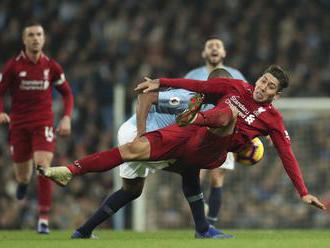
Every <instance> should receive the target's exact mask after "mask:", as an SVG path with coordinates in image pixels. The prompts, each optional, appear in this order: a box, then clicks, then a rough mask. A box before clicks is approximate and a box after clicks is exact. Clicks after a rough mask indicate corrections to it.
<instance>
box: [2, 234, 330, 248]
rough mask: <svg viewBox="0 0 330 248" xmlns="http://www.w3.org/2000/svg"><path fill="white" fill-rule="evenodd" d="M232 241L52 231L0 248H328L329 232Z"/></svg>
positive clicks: (6, 239)
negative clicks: (89, 236) (75, 235)
mask: <svg viewBox="0 0 330 248" xmlns="http://www.w3.org/2000/svg"><path fill="white" fill-rule="evenodd" d="M228 233H231V234H233V235H235V239H231V240H210V239H208V240H206V239H205V240H196V239H194V238H193V231H192V230H189V231H184V230H166V231H154V232H141V233H138V232H131V231H103V230H97V231H96V232H95V234H97V236H98V237H99V240H70V239H69V237H70V234H71V231H53V232H52V233H51V234H50V235H38V234H36V233H35V232H34V231H5V230H2V231H0V247H1V248H16V247H19V248H39V247H40V248H48V247H50V248H71V247H73V248H106V247H113V248H129V247H132V248H149V247H157V248H162V247H164V248H165V247H166V248H168V247H173V248H174V247H175V248H176V247H180V248H181V247H183V248H194V247H201V248H212V247H217V248H220V247H230V248H236V247H244V248H248V247H253V248H273V247H276V248H281V247H290V248H293V247H297V248H305V247H306V248H314V247H315V248H321V247H330V230H228Z"/></svg>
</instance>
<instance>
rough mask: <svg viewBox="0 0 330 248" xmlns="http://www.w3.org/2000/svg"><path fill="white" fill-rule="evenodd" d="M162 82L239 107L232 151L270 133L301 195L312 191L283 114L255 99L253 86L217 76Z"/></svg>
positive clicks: (218, 103)
mask: <svg viewBox="0 0 330 248" xmlns="http://www.w3.org/2000/svg"><path fill="white" fill-rule="evenodd" d="M160 84H161V86H166V87H175V88H184V89H187V90H191V91H195V92H201V93H205V94H207V99H212V100H213V103H214V104H216V105H217V107H222V106H226V105H234V106H236V107H237V109H238V110H239V115H238V118H237V124H236V132H235V134H234V138H233V140H232V142H231V144H230V148H229V151H233V152H237V151H239V150H240V149H242V148H243V147H244V145H245V144H246V143H247V142H249V140H252V139H253V138H254V137H257V136H267V135H270V137H271V139H272V141H273V143H274V146H275V148H276V149H277V151H278V154H279V156H280V158H281V160H282V163H283V165H284V168H285V170H286V172H287V174H288V175H289V177H290V179H291V180H292V182H293V184H294V185H295V187H296V189H297V191H298V192H299V194H300V195H301V196H303V195H306V194H307V193H308V191H307V188H306V186H305V184H304V181H303V177H302V174H301V171H300V168H299V165H298V162H297V160H296V158H295V156H294V154H293V152H292V149H291V143H290V137H289V135H288V132H287V131H286V128H285V126H284V124H283V119H282V116H281V114H280V113H279V111H277V110H276V109H275V108H274V106H273V105H272V104H269V103H259V102H256V101H254V99H253V96H252V94H253V90H254V87H253V86H251V85H249V84H248V83H246V82H244V81H241V80H235V79H228V78H213V79H210V80H207V81H200V80H191V79H167V78H161V79H160Z"/></svg>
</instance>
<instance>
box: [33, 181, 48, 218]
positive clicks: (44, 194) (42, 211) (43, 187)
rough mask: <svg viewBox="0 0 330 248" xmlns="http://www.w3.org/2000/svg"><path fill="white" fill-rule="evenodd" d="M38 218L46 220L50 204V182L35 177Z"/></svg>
mask: <svg viewBox="0 0 330 248" xmlns="http://www.w3.org/2000/svg"><path fill="white" fill-rule="evenodd" d="M37 193H38V210H39V218H44V219H48V213H49V210H50V207H51V204H52V182H51V181H50V180H49V179H47V178H45V177H44V176H41V175H38V176H37Z"/></svg>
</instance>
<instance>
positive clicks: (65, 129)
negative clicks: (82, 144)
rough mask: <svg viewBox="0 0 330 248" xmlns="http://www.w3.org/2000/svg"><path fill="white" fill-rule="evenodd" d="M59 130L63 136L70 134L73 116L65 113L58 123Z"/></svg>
mask: <svg viewBox="0 0 330 248" xmlns="http://www.w3.org/2000/svg"><path fill="white" fill-rule="evenodd" d="M57 132H58V134H59V135H61V136H68V135H70V133H71V118H70V117H69V116H67V115H65V116H64V117H63V118H62V120H61V121H60V124H59V125H58V128H57Z"/></svg>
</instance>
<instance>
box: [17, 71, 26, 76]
mask: <svg viewBox="0 0 330 248" xmlns="http://www.w3.org/2000/svg"><path fill="white" fill-rule="evenodd" d="M26 74H27V73H26V71H21V72H20V73H18V76H19V77H26Z"/></svg>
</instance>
